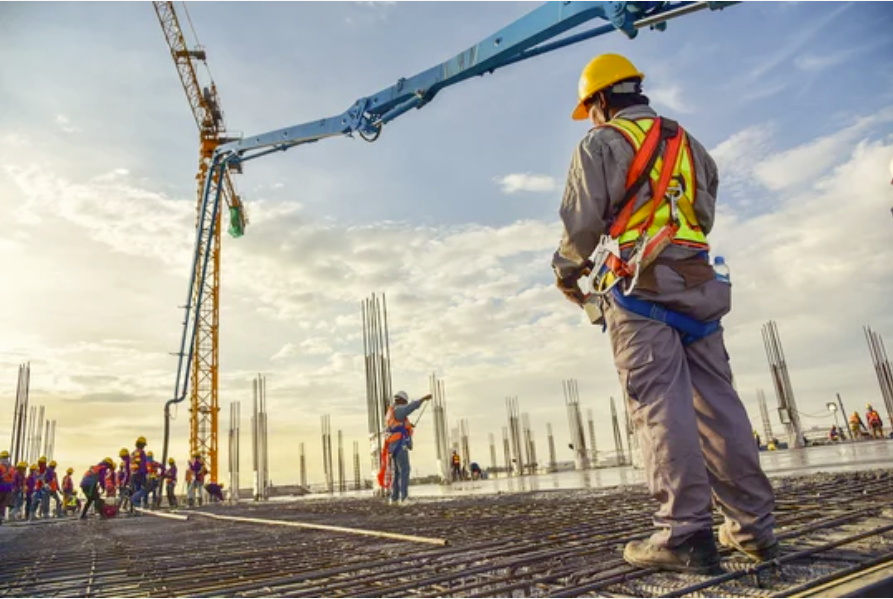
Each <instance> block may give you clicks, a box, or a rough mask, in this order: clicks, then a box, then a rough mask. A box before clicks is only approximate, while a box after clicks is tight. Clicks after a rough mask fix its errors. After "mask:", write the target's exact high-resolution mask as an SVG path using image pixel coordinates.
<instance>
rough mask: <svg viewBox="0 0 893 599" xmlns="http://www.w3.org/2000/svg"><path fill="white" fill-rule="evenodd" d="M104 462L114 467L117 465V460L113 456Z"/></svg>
mask: <svg viewBox="0 0 893 599" xmlns="http://www.w3.org/2000/svg"><path fill="white" fill-rule="evenodd" d="M102 462H103V463H104V464H108V465H109V466H111V467H112V468H114V467H115V460H113V459H112V458H106V459H104V460H102Z"/></svg>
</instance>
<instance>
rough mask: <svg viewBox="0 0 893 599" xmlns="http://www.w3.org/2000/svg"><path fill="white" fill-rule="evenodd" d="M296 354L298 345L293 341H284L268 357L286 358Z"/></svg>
mask: <svg viewBox="0 0 893 599" xmlns="http://www.w3.org/2000/svg"><path fill="white" fill-rule="evenodd" d="M297 354H298V347H297V346H296V345H295V344H294V343H286V344H285V345H283V346H282V349H280V350H279V351H277V352H276V353H275V354H273V355H272V356H270V359H271V360H273V361H278V360H285V359H287V358H293V357H294V356H296V355H297Z"/></svg>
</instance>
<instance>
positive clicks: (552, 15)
mask: <svg viewBox="0 0 893 599" xmlns="http://www.w3.org/2000/svg"><path fill="white" fill-rule="evenodd" d="M732 4H737V2H547V3H546V4H544V5H542V6H540V7H539V8H537V9H535V10H533V11H531V12H529V13H528V14H526V15H524V16H523V17H521V18H520V19H518V20H516V21H515V22H513V23H511V24H510V25H508V26H506V27H504V28H502V29H500V30H499V31H497V32H496V33H493V34H492V35H490V36H489V37H487V38H485V39H484V40H482V41H480V42H479V43H477V44H475V45H474V46H471V47H470V48H468V49H467V50H464V51H463V52H460V53H459V54H458V55H456V56H454V57H453V58H451V59H449V60H447V61H446V62H444V63H441V64H439V65H437V66H435V67H432V68H430V69H428V70H426V71H423V72H421V73H418V74H417V75H413V76H412V77H408V78H403V79H399V80H398V81H397V83H395V84H394V85H392V86H390V87H387V88H385V89H383V90H381V91H379V92H378V93H375V94H372V95H370V96H366V97H363V98H360V99H359V100H357V101H356V102H354V103H353V104H352V105H351V106H350V108H348V109H347V110H346V111H344V112H343V113H341V114H339V115H336V116H332V117H327V118H323V119H319V120H316V121H311V122H308V123H303V124H300V125H294V126H292V127H286V128H284V129H277V130H275V131H269V132H267V133H262V134H260V135H252V136H249V137H244V138H242V139H241V140H239V141H233V142H229V143H225V144H222V145H220V146H219V147H217V149H216V151H215V152H214V157H213V159H212V163H211V168H210V169H209V170H208V173H207V177H206V179H205V181H204V194H203V198H202V204H201V207H200V209H199V211H198V213H199V215H200V217H199V219H200V220H199V223H198V226H197V231H202V230H203V229H204V225H205V222H204V219H205V218H206V217H209V218H211V227H212V228H213V226H214V225H213V223H215V222H216V218H217V211H218V209H219V206H220V199H221V189H222V186H221V185H220V181H221V178H222V177H223V176H224V173H225V172H226V170H227V169H228V168H233V167H238V166H239V165H240V163H242V162H246V161H248V160H253V159H255V158H260V157H261V156H266V155H267V154H271V153H273V152H280V151H285V150H288V149H290V148H293V147H295V146H298V145H302V144H307V143H312V142H316V141H319V140H321V139H325V138H327V137H335V136H341V135H347V136H352V135H353V134H354V133H356V134H358V135H359V136H360V137H361V138H363V139H364V140H366V141H370V142H371V141H375V140H376V139H378V136H379V135H381V132H382V129H383V127H384V125H386V124H387V123H389V122H390V121H392V120H394V119H396V118H397V117H398V116H400V115H402V114H404V113H406V112H407V111H408V110H410V109H412V108H422V107H423V106H425V105H426V104H428V103H429V102H431V100H433V99H434V97H435V96H436V95H437V94H438V93H439V92H440V91H441V90H443V89H444V88H446V87H449V86H450V85H455V84H456V83H460V82H462V81H465V80H466V79H469V78H471V77H475V76H478V75H485V74H488V73H492V72H493V71H495V70H497V69H500V68H502V67H505V66H508V65H510V64H514V63H516V62H520V61H522V60H526V59H528V58H533V57H534V56H539V55H541V54H545V53H546V52H551V51H553V50H558V49H560V48H564V47H566V46H570V45H572V44H576V43H579V42H582V41H584V40H587V39H590V38H593V37H596V36H599V35H604V34H606V33H611V32H613V31H617V30H619V31H621V32H623V33H624V34H625V35H626V36H627V37H629V38H630V39H632V38H635V37H636V35H637V34H638V30H639V29H643V28H646V27H647V28H651V29H657V30H661V31H662V30H664V29H665V28H666V22H667V21H668V20H670V19H673V18H676V17H679V16H682V15H686V14H689V13H692V12H696V11H699V10H702V9H705V8H709V9H710V10H719V9H722V8H725V7H726V6H729V5H732ZM594 19H598V20H601V21H607V23H606V24H603V25H600V26H597V27H593V28H592V29H588V30H586V31H583V32H581V33H576V34H573V35H568V36H565V37H560V38H559V39H554V38H558V37H559V36H561V35H562V34H565V33H567V32H568V31H570V30H571V29H574V28H576V27H578V26H580V25H582V24H584V23H587V22H589V21H592V20H594ZM549 40H554V41H549ZM209 209H210V210H209ZM206 215H208V216H206ZM210 242H213V235H212V236H211V240H210ZM203 243H209V240H208V239H203V238H202V237H201V236H200V235H197V236H196V241H195V248H194V251H193V259H192V272H191V274H190V281H189V288H188V292H187V296H186V305H185V307H184V310H185V315H184V319H183V334H182V337H181V339H180V351H179V353H178V354H176V355H178V356H179V362H178V365H177V380H176V384H175V386H174V397H173V398H172V399H170V400H168V401H167V403H165V406H164V457H163V462H162V463H166V460H167V449H168V439H169V436H170V409H171V406H172V405H173V404H176V403H180V402H182V401H183V400H184V399H185V398H186V393H187V387H188V384H189V370H190V367H191V365H192V361H193V357H194V356H193V351H194V347H195V334H196V324H197V323H196V320H197V318H198V315H199V314H200V310H199V309H200V308H201V304H202V300H203V297H202V294H201V292H199V294H198V297H197V298H193V297H192V292H193V289H196V287H195V283H196V278H197V277H198V278H199V279H198V280H199V281H200V282H203V281H204V280H205V277H206V273H207V270H208V256H210V254H211V252H210V251H202V250H203V249H207V248H203V245H202V244H203ZM198 289H204V285H201V286H200V287H198ZM193 299H195V301H196V302H197V303H196V305H191V303H192V301H193Z"/></svg>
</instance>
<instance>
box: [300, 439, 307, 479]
mask: <svg viewBox="0 0 893 599" xmlns="http://www.w3.org/2000/svg"><path fill="white" fill-rule="evenodd" d="M301 486H302V487H304V488H305V489H306V488H307V454H306V453H304V442H303V441H302V442H301Z"/></svg>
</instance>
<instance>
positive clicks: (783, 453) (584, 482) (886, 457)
mask: <svg viewBox="0 0 893 599" xmlns="http://www.w3.org/2000/svg"><path fill="white" fill-rule="evenodd" d="M760 461H761V463H762V465H763V469H764V470H765V472H766V474H768V475H769V476H770V477H773V476H782V475H784V476H792V475H801V474H803V475H805V474H814V473H818V472H844V471H850V472H852V471H861V470H871V469H874V468H888V467H891V466H893V440H890V439H884V440H877V441H859V442H856V443H849V442H848V443H838V444H836V445H821V446H815V447H805V448H802V449H784V450H780V451H761V452H760ZM644 482H645V478H644V476H643V473H642V471H641V470H639V469H636V468H632V467H629V466H627V467H622V468H599V469H596V470H584V471H567V472H555V473H552V474H539V475H536V476H524V477H508V478H492V479H488V480H481V481H466V482H461V483H454V484H452V485H450V486H442V485H416V486H413V487H412V488H411V494H412V495H415V496H417V497H432V496H455V495H469V494H478V493H517V492H524V491H547V490H550V489H598V488H602V487H615V486H623V485H633V484H639V483H644Z"/></svg>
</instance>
